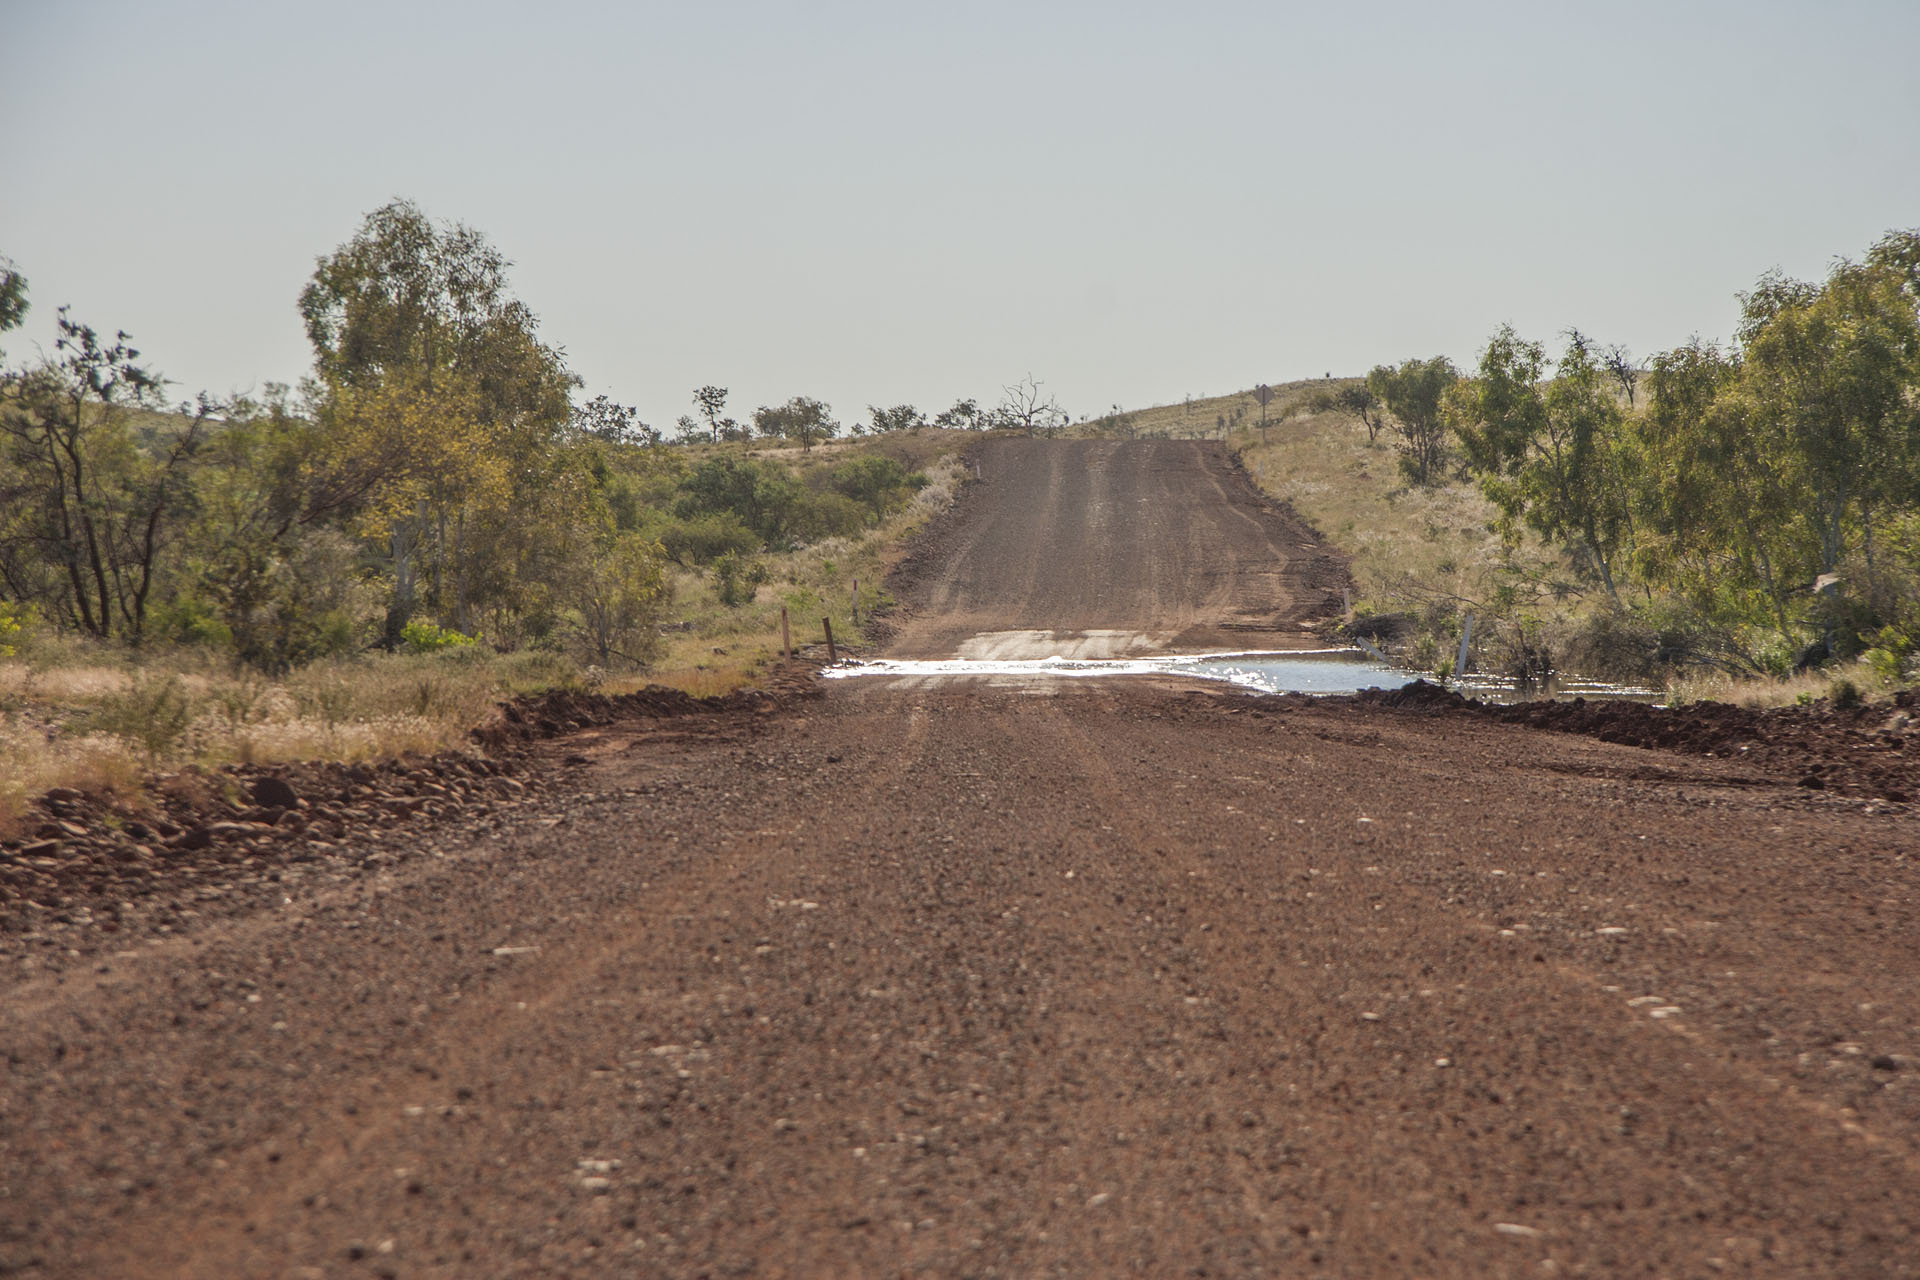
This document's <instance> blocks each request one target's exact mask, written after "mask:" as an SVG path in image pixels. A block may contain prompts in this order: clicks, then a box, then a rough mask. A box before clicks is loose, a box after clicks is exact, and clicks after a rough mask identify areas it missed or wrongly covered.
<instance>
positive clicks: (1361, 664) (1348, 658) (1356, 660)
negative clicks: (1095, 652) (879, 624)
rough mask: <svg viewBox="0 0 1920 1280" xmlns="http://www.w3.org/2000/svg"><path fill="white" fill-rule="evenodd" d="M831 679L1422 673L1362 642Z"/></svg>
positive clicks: (876, 667) (1267, 682)
mask: <svg viewBox="0 0 1920 1280" xmlns="http://www.w3.org/2000/svg"><path fill="white" fill-rule="evenodd" d="M821 674H822V675H824V676H826V677H828V678H829V679H847V678H850V677H854V676H892V677H894V678H896V679H916V678H918V679H934V678H940V677H954V676H1000V677H1014V678H1020V677H1027V678H1053V679H1082V678H1088V677H1094V676H1135V675H1161V676H1189V677H1193V678H1197V679H1201V680H1221V681H1225V682H1226V683H1228V684H1237V685H1240V686H1242V687H1244V688H1248V689H1257V690H1259V691H1260V692H1262V693H1357V692H1359V691H1360V690H1362V689H1398V688H1400V687H1401V686H1402V685H1405V684H1408V683H1410V682H1412V681H1413V680H1414V679H1415V676H1414V675H1413V673H1411V672H1406V671H1397V670H1395V669H1394V668H1392V667H1389V666H1385V665H1383V664H1382V663H1379V662H1375V661H1374V660H1372V659H1371V658H1368V657H1367V656H1366V655H1365V654H1362V653H1360V652H1359V651H1358V650H1355V649H1309V650H1300V651H1289V652H1285V653H1201V654H1158V655H1154V656H1152V657H1135V658H1064V657H1050V658H1034V659H1014V658H954V659H950V660H944V661H941V660H918V659H904V658H901V659H895V658H881V659H878V660H875V661H873V662H861V663H843V664H842V665H840V666H837V667H829V668H828V669H827V670H825V671H823V672H822V673H821Z"/></svg>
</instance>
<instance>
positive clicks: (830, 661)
mask: <svg viewBox="0 0 1920 1280" xmlns="http://www.w3.org/2000/svg"><path fill="white" fill-rule="evenodd" d="M820 625H821V626H823V627H825V628H826V629H827V665H828V666H833V665H834V664H835V663H837V662H839V661H840V651H839V650H838V649H835V648H834V647H833V619H832V618H822V619H820Z"/></svg>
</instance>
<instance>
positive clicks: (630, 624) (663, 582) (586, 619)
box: [572, 533, 673, 666]
mask: <svg viewBox="0 0 1920 1280" xmlns="http://www.w3.org/2000/svg"><path fill="white" fill-rule="evenodd" d="M572 595H573V603H574V606H575V608H576V609H577V610H578V611H579V615H580V623H581V637H582V639H583V640H584V642H585V644H586V647H587V651H588V653H589V654H590V655H591V657H592V658H593V660H594V661H595V662H598V663H599V664H601V665H602V666H611V665H613V663H614V662H615V661H620V662H625V663H630V664H632V665H634V666H645V665H646V664H648V663H650V662H652V661H653V660H654V659H655V658H656V657H657V656H658V655H659V652H660V645H661V641H660V620H661V619H662V618H663V617H664V616H665V614H666V610H667V606H668V605H669V604H670V603H671V602H672V599H673V584H672V582H671V581H670V580H669V579H668V578H667V571H666V553H665V551H663V550H662V549H661V546H660V544H659V543H657V542H652V541H649V540H648V539H646V538H643V537H640V536H638V535H636V534H613V533H609V534H608V535H606V537H605V538H604V539H603V541H602V542H601V543H600V545H599V546H598V547H596V549H595V554H593V555H591V556H588V557H586V558H585V561H584V563H583V566H582V569H581V572H580V573H579V575H578V577H577V578H576V579H575V580H574V583H573V591H572Z"/></svg>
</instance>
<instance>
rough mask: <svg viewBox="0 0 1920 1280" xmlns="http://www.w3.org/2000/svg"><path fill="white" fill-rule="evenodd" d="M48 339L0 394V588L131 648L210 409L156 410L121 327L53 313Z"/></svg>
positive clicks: (154, 380) (184, 510) (178, 517)
mask: <svg viewBox="0 0 1920 1280" xmlns="http://www.w3.org/2000/svg"><path fill="white" fill-rule="evenodd" d="M20 303H21V305H22V309H24V289H23V290H22V291H21V294H20ZM57 335H58V336H57V337H56V338H55V340H54V350H53V354H52V355H50V356H47V357H45V358H43V359H41V360H40V361H38V362H37V363H35V364H34V365H32V366H30V367H28V368H26V369H23V370H19V371H9V372H8V373H7V374H6V375H5V382H6V385H5V387H4V389H0V595H4V596H6V597H7V598H9V599H12V600H16V601H30V602H32V603H34V604H37V605H39V606H40V607H42V608H43V609H45V610H46V612H47V613H48V615H49V616H50V617H52V618H54V619H55V620H57V621H58V622H60V623H61V624H63V625H66V626H71V627H73V628H76V629H78V630H80V631H83V632H85V633H87V634H89V635H92V636H94V637H97V638H99V639H102V640H105V639H111V638H116V637H117V638H120V639H124V640H127V641H129V642H131V643H134V644H138V643H140V641H141V640H142V639H143V638H144V636H145V633H146V628H147V620H148V612H149V608H150V606H151V605H152V604H153V602H154V598H155V596H154V593H155V589H156V587H158V586H159V584H160V578H161V574H162V570H163V567H164V565H163V560H164V558H165V556H166V555H167V554H168V553H169V552H170V550H171V549H172V546H173V544H174V542H175V541H176V539H177V537H178V535H179V531H180V527H181V524H182V521H183V519H184V518H185V517H186V516H187V514H189V512H190V509H191V504H192V501H193V490H192V472H193V467H194V463H195V459H196V456H197V455H198V453H199V451H200V448H201V446H202V445H203V444H204V443H205V442H206V439H207V435H208V433H209V431H210V429H211V427H212V425H213V423H214V420H215V418H216V417H217V415H218V413H219V406H217V405H215V404H214V403H213V402H212V401H209V400H207V399H206V398H204V397H202V399H201V400H200V402H199V403H198V404H197V405H185V406H181V407H180V408H179V410H178V411H177V412H172V413H169V412H162V411H161V410H163V409H164V408H165V406H164V405H163V404H162V403H161V398H160V392H161V388H162V386H163V385H164V383H163V380H162V379H161V377H160V376H159V375H158V374H156V373H154V372H153V371H152V370H151V369H149V368H148V367H147V366H146V365H144V364H141V363H140V352H139V351H138V350H137V349H135V348H134V347H133V346H132V345H131V344H130V343H129V341H128V337H127V334H126V333H125V332H119V333H116V334H115V335H114V336H113V337H111V338H108V337H106V336H104V335H102V334H101V333H99V332H98V331H97V330H95V329H94V328H93V327H92V326H90V325H85V324H81V323H79V322H77V321H75V320H73V319H71V318H70V317H69V316H68V314H67V309H66V308H65V307H62V308H60V313H59V318H58V321H57Z"/></svg>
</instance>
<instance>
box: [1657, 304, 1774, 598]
mask: <svg viewBox="0 0 1920 1280" xmlns="http://www.w3.org/2000/svg"><path fill="white" fill-rule="evenodd" d="M1646 392H1647V395H1646V402H1647V408H1646V413H1645V415H1644V416H1643V418H1642V419H1641V422H1640V438H1641V447H1642V448H1643V450H1644V452H1645V459H1646V466H1645V476H1646V488H1645V504H1646V510H1647V518H1646V519H1645V520H1644V521H1643V522H1642V531H1641V537H1640V540H1639V545H1638V547H1637V550H1636V555H1635V561H1636V563H1637V565H1638V567H1639V569H1640V571H1641V572H1642V573H1643V574H1645V575H1646V576H1647V577H1648V578H1649V579H1650V580H1651V581H1652V582H1653V583H1655V584H1656V585H1659V586H1662V587H1666V588H1670V589H1674V590H1677V591H1679V592H1681V594H1682V595H1684V596H1685V597H1687V598H1688V599H1690V600H1691V601H1693V602H1694V603H1695V604H1696V605H1697V606H1698V607H1700V608H1702V609H1703V610H1705V611H1706V612H1708V613H1709V615H1711V616H1714V617H1716V618H1718V619H1720V620H1722V621H1725V622H1730V623H1736V624H1744V623H1749V622H1751V621H1753V620H1754V619H1755V618H1756V617H1757V618H1762V619H1766V620H1768V621H1770V622H1771V623H1772V625H1773V626H1774V627H1775V628H1776V629H1777V630H1778V631H1779V632H1780V633H1781V634H1783V635H1785V634H1789V633H1790V632H1791V630H1792V624H1791V621H1790V618H1789V616H1788V601H1789V599H1790V597H1791V595H1792V593H1793V581H1794V578H1795V577H1796V576H1797V570H1796V568H1795V562H1796V560H1798V559H1799V557H1800V553H1799V552H1798V551H1797V550H1796V549H1795V547H1794V542H1795V537H1794V531H1793V529H1792V527H1791V521H1790V520H1789V519H1788V512H1789V511H1790V509H1791V507H1792V504H1793V494H1792V487H1791V485H1790V484H1789V483H1788V480H1787V476H1786V474H1785V473H1784V472H1783V471H1782V470H1781V469H1780V468H1779V467H1778V466H1776V465H1775V460H1774V459H1773V458H1772V457H1770V456H1769V454H1768V451H1767V449H1766V447H1765V445H1764V442H1763V441H1762V439H1761V437H1760V435H1759V434H1758V432H1757V431H1756V430H1755V418H1754V415H1753V412H1752V409H1753V405H1752V403H1751V401H1750V400H1749V399H1748V397H1747V396H1746V395H1745V394H1744V392H1743V390H1742V388H1741V386H1740V361H1739V358H1738V355H1737V353H1734V354H1730V353H1727V352H1724V351H1722V350H1721V349H1720V348H1719V347H1717V346H1715V345H1714V344H1712V343H1706V342H1702V341H1700V340H1698V339H1695V340H1694V341H1692V342H1690V343H1688V344H1687V345H1686V346H1683V347H1677V348H1675V349H1674V350H1672V351H1665V352H1661V353H1660V354H1659V355H1656V356H1655V357H1654V358H1653V360H1652V362H1651V367H1650V368H1649V370H1648V373H1647V386H1646Z"/></svg>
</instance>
